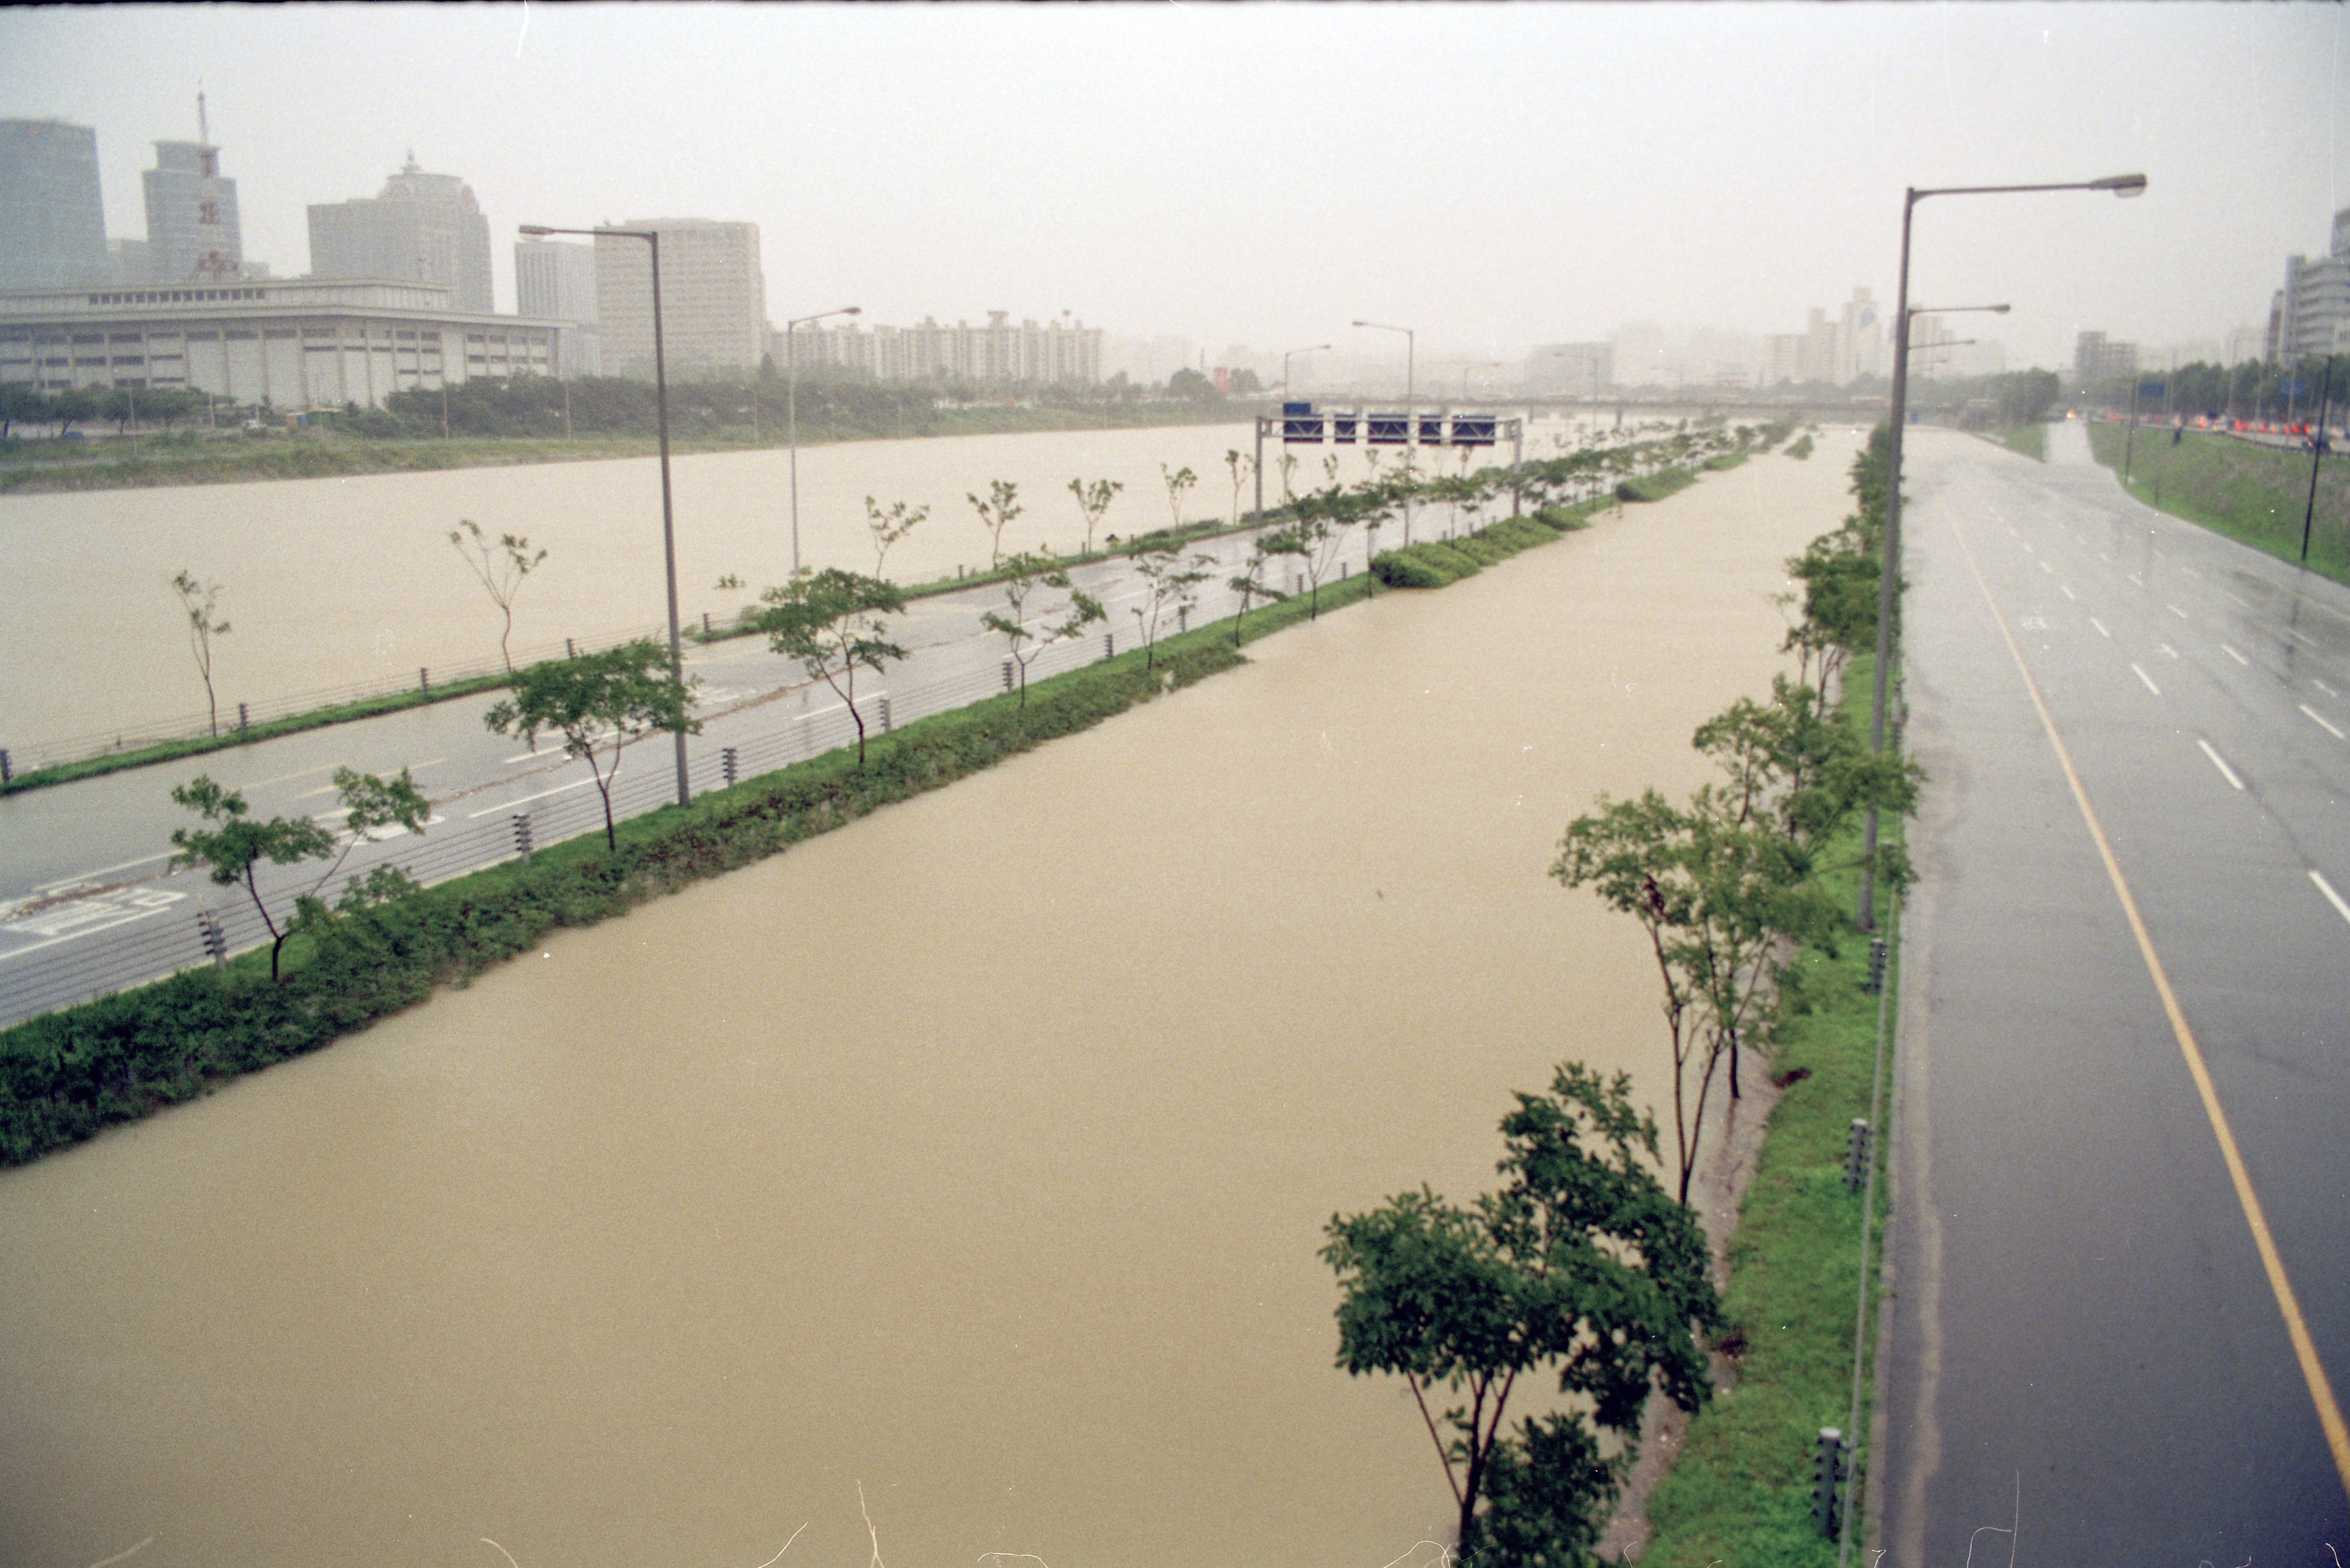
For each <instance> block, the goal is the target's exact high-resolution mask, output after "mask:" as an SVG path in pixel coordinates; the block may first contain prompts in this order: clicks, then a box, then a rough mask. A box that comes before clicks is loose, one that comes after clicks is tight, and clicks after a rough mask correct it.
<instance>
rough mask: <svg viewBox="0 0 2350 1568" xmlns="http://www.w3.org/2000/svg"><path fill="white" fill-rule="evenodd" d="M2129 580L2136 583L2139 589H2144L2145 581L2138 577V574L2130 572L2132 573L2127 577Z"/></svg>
mask: <svg viewBox="0 0 2350 1568" xmlns="http://www.w3.org/2000/svg"><path fill="white" fill-rule="evenodd" d="M2129 580H2130V581H2131V582H2134V583H2136V584H2137V586H2138V587H2146V579H2145V578H2144V577H2142V576H2138V574H2137V573H2136V572H2132V573H2131V574H2130V575H2129Z"/></svg>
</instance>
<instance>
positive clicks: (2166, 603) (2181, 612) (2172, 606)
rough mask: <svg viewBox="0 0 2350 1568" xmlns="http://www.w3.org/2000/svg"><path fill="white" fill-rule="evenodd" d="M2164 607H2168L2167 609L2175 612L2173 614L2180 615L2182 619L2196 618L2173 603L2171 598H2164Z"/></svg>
mask: <svg viewBox="0 0 2350 1568" xmlns="http://www.w3.org/2000/svg"><path fill="white" fill-rule="evenodd" d="M2162 607H2163V608H2165V609H2167V610H2168V611H2169V612H2170V613H2171V614H2173V615H2175V616H2177V617H2178V618H2179V619H2181V620H2191V619H2193V617H2191V616H2189V614H2188V613H2187V612H2186V611H2185V610H2183V609H2180V608H2179V607H2178V606H2177V605H2175V604H2172V603H2171V602H2170V601H2169V600H2168V599H2166V600H2164V601H2163V605H2162Z"/></svg>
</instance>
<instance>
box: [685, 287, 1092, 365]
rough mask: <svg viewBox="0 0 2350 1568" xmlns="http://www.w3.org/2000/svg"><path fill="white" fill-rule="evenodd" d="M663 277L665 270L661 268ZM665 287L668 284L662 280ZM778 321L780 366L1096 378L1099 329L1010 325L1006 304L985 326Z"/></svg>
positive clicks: (774, 343)
mask: <svg viewBox="0 0 2350 1568" xmlns="http://www.w3.org/2000/svg"><path fill="white" fill-rule="evenodd" d="M666 277H667V272H666V270H664V272H663V278H664V280H666ZM663 286H664V287H666V286H667V284H666V281H664V284H663ZM795 336H796V341H794V340H793V338H794V337H795ZM767 353H768V355H769V356H770V357H772V358H774V359H775V363H776V364H778V365H786V364H789V363H790V362H791V361H792V359H793V358H795V357H796V358H797V359H798V361H799V364H800V366H801V368H802V369H806V368H807V367H809V366H811V365H837V366H839V367H841V368H842V369H849V370H858V371H862V372H863V373H865V374H867V375H869V376H871V377H872V378H873V379H875V380H877V381H911V380H926V379H954V380H965V381H1003V382H1009V383H1013V384H1014V385H1025V386H1049V385H1051V384H1053V383H1054V382H1056V381H1075V382H1079V383H1082V384H1084V385H1087V386H1092V385H1096V384H1097V383H1098V382H1099V381H1100V380H1101V379H1102V330H1101V328H1100V327H1087V326H1086V325H1085V324H1084V323H1083V322H1078V321H1045V322H1038V321H1035V320H1028V321H1023V322H1022V323H1021V324H1020V325H1019V326H1017V327H1014V326H1013V325H1012V313H1011V312H1010V311H1008V310H991V311H989V312H988V313H987V324H986V325H985V326H983V327H973V326H972V324H971V323H969V322H967V321H958V322H956V323H955V324H954V325H953V326H952V327H942V326H941V325H940V324H939V323H938V321H937V320H935V319H934V318H931V317H924V318H923V320H922V322H921V324H920V326H917V327H879V326H877V327H860V326H858V325H857V324H856V323H854V322H843V323H842V324H840V325H839V326H837V327H826V326H823V325H817V326H815V327H801V328H800V330H799V332H798V333H797V334H796V335H793V334H788V333H786V332H785V331H784V330H783V329H782V328H780V327H771V328H769V329H768V332H767Z"/></svg>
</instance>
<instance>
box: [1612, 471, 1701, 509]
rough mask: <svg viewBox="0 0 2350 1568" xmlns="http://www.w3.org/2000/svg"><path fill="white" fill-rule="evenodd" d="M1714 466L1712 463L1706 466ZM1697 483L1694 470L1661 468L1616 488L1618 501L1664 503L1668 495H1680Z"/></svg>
mask: <svg viewBox="0 0 2350 1568" xmlns="http://www.w3.org/2000/svg"><path fill="white" fill-rule="evenodd" d="M1706 466H1707V467H1708V468H1711V467H1712V466H1713V464H1712V463H1711V462H1708V463H1707V464H1706ZM1695 483H1697V473H1696V471H1695V470H1693V469H1687V468H1660V469H1659V470H1657V472H1654V473H1651V474H1647V475H1644V476H1642V477H1641V478H1638V479H1627V480H1625V481H1624V482H1623V483H1620V484H1618V485H1617V487H1616V499H1617V500H1618V501H1662V500H1663V499H1664V498H1665V497H1666V496H1668V495H1678V494H1679V493H1681V492H1682V491H1684V490H1687V489H1688V488H1689V487H1690V485H1692V484H1695Z"/></svg>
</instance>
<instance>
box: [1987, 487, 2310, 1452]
mask: <svg viewBox="0 0 2350 1568" xmlns="http://www.w3.org/2000/svg"><path fill="white" fill-rule="evenodd" d="M1950 531H1951V532H1952V533H1953V534H1955V535H1958V540H1959V549H1960V551H1961V552H1962V553H1963V554H1964V555H1965V556H1966V558H1967V570H1969V571H1970V572H1972V573H1973V574H1974V579H1975V587H1978V588H1980V589H1981V590H1982V597H1983V603H1984V605H1985V606H1986V607H1989V609H1990V610H1991V619H1992V620H1993V621H1995V622H1997V623H1998V626H1999V635H2000V637H2001V639H2002V640H2004V641H2005V642H2006V644H2007V651H2008V655H2009V657H2011V658H2012V659H2014V660H2015V668H2016V671H2017V673H2018V674H2020V675H2022V677H2023V689H2024V691H2026V692H2027V693H2028V694H2030V696H2031V698H2032V706H2033V710H2034V711H2037V712H2038V713H2039V715H2040V727H2041V728H2042V729H2043V730H2045V731H2046V732H2048V743H2049V744H2050V745H2052V746H2054V748H2055V749H2056V761H2057V763H2058V765H2060V766H2061V767H2063V768H2064V782H2065V783H2066V784H2070V785H2072V787H2073V802H2074V805H2078V806H2079V807H2080V808H2081V820H2082V821H2084V822H2085V823H2087V824H2088V826H2089V836H2090V837H2091V838H2092V839H2094V840H2095V842H2096V846H2097V855H2098V857H2099V858H2100V859H2102V860H2104V861H2105V863H2106V876H2107V877H2110V878H2112V880H2113V884H2114V895H2115V897H2116V898H2119V899H2120V900H2121V906H2122V913H2123V914H2124V915H2125V916H2126V917H2127V918H2128V919H2129V928H2130V932H2131V934H2132V935H2134V936H2136V937H2137V950H2138V954H2139V956H2140V957H2142V958H2144V959H2145V960H2146V969H2147V973H2148V974H2149V975H2152V976H2153V977H2154V989H2155V992H2156V993H2157V994H2158V995H2159V996H2160V997H2161V998H2162V1010H2163V1012H2166V1013H2168V1015H2169V1018H2170V1030H2171V1033H2173V1034H2175V1035H2177V1036H2178V1052H2179V1054H2180V1055H2182V1056H2184V1057H2186V1058H2187V1072H2188V1075H2189V1076H2190V1077H2192V1078H2193V1079H2194V1080H2195V1092H2196V1093H2197V1094H2198V1095H2200V1096H2202V1098H2203V1114H2204V1115H2205V1116H2209V1117H2210V1120H2211V1132H2212V1136H2213V1137H2217V1138H2218V1139H2219V1140H2220V1158H2221V1159H2223V1160H2225V1161H2226V1162H2227V1166H2228V1179H2229V1180H2230V1181H2232V1182H2233V1183H2234V1184H2235V1188H2236V1200H2237V1201H2238V1202H2239V1203H2241V1204H2242V1205H2243V1209H2244V1223H2245V1224H2246V1225H2248V1226H2250V1227H2251V1232H2252V1245H2253V1246H2254V1247H2255V1248H2256V1249H2258V1250H2259V1251H2260V1254H2261V1266H2262V1268H2263V1269H2265V1270H2266V1271H2267V1272H2268V1278H2269V1291H2270V1293H2272V1294H2273V1295H2274V1296H2275V1297H2276V1303H2277V1311H2278V1312H2280V1313H2282V1314H2283V1315H2284V1329H2285V1334H2286V1335H2287V1337H2289V1338H2290V1339H2291V1340H2292V1341H2293V1356H2294V1358H2295V1359H2296V1360H2298V1361H2299V1362H2300V1363H2301V1376H2302V1380H2303V1382H2305V1383H2307V1384H2308V1385H2309V1398H2310V1402H2311V1403H2312V1404H2314V1405H2315V1406H2316V1407H2317V1424H2318V1426H2319V1427H2320V1428H2324V1433H2325V1446H2326V1447H2327V1448H2328V1449H2331V1450H2332V1451H2333V1454H2334V1473H2335V1474H2336V1475H2337V1476H2339V1477H2340V1478H2341V1481H2342V1487H2343V1490H2344V1491H2345V1492H2350V1427H2345V1425H2344V1424H2343V1419H2342V1407H2341V1406H2340V1405H2339V1404H2338V1403H2336V1402H2335V1400H2334V1386H2333V1384H2332V1383H2330V1382H2328V1381H2327V1380H2326V1376H2325V1366H2324V1363H2323V1362H2321V1361H2319V1360H2318V1358H2317V1342H2316V1341H2315V1340H2314V1339H2312V1338H2311V1337H2310V1335H2309V1324H2308V1323H2307V1322H2306V1321H2304V1320H2303V1317H2302V1315H2301V1302H2300V1299H2299V1298H2298V1297H2296V1296H2295V1295H2294V1294H2293V1281H2292V1280H2291V1279H2290V1278H2289V1277H2287V1275H2286V1273H2285V1272H2284V1259H2283V1258H2282V1256H2280V1255H2279V1253H2278V1252H2277V1245H2276V1238H2275V1237H2274V1236H2272V1235H2271V1234H2270V1233H2269V1221H2268V1217H2267V1216H2266V1215H2265V1214H2263V1213H2262V1211H2261V1199H2260V1195H2259V1194H2258V1193H2256V1192H2254V1191H2253V1190H2252V1177H2251V1172H2250V1171H2248V1170H2246V1169H2245V1168H2244V1157H2243V1153H2242V1151H2241V1149H2239V1148H2238V1147H2236V1135H2235V1132H2234V1131H2233V1129H2231V1128H2230V1127H2229V1126H2228V1116H2227V1113H2226V1112H2224V1111H2222V1110H2221V1109H2220V1095H2219V1091H2218V1090H2217V1089H2215V1088H2214V1087H2213V1086H2212V1084H2211V1073H2210V1068H2208V1067H2206V1066H2205V1065H2204V1064H2203V1048H2202V1046H2200V1045H2199V1044H2196V1040H2195V1031H2194V1030H2192V1029H2190V1028H2189V1027H2188V1023H2187V1014H2186V1012H2184V1011H2183V1010H2182V1009H2181V1008H2180V1007H2179V1005H2178V992H2174V991H2173V990H2171V988H2170V976H2169V974H2168V972H2166V971H2164V969H2163V967H2162V960H2161V959H2160V958H2159V957H2158V955H2157V954H2156V952H2155V950H2154V939H2153V938H2152V937H2150V936H2148V935H2147V929H2146V921H2145V920H2144V919H2140V918H2139V915H2138V912H2137V898H2134V897H2132V896H2131V893H2130V888H2129V882H2128V880H2127V879H2126V877H2123V876H2122V867H2121V862H2120V861H2118V860H2116V859H2115V858H2114V850H2113V846H2112V845H2111V844H2109V843H2107V842H2106V830H2105V827H2104V826H2103V825H2102V824H2100V823H2099V822H2098V821H2097V814H2096V812H2095V810H2093V809H2091V807H2090V805H2089V793H2088V791H2087V790H2086V789H2085V788H2084V787H2083V786H2082V784H2081V775H2080V774H2078V773H2077V772H2075V771H2074V767H2073V755H2072V753H2070V752H2068V751H2066V750H2065V749H2064V737H2062V736H2061V735H2059V734H2058V733H2057V732H2056V721H2055V720H2054V718H2052V717H2050V716H2049V712H2048V704H2047V703H2045V702H2043V701H2041V697H2040V683H2039V682H2038V681H2036V680H2033V679H2032V670H2031V667H2030V666H2029V665H2027V664H2025V663H2024V662H2023V650H2022V649H2021V648H2019V647H2017V646H2016V642H2015V638H2014V636H2013V635H2012V634H2011V633H2010V632H2009V631H2008V629H2007V618H2006V617H2005V616H2003V615H2002V614H2000V613H1999V606H1998V604H1997V603H1996V602H1995V601H1993V599H1992V598H1991V585H1990V584H1988V583H1986V582H1985V581H1983V575H1982V568H1981V566H1977V565H1976V564H1975V553H1974V549H1973V546H1971V545H1969V544H1968V543H1967V535H1966V530H1964V529H1962V528H1960V527H1959V526H1958V525H1957V524H1955V523H1954V524H1951V528H1950Z"/></svg>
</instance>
